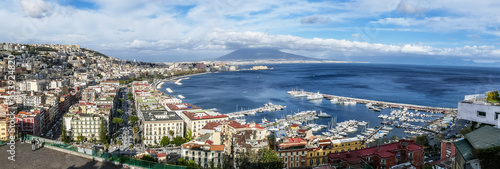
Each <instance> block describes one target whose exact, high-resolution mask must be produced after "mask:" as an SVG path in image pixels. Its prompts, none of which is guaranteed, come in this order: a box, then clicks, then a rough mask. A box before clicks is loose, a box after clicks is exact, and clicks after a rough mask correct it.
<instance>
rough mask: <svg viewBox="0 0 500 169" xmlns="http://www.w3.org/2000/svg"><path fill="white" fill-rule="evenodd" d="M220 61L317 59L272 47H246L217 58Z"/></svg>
mask: <svg viewBox="0 0 500 169" xmlns="http://www.w3.org/2000/svg"><path fill="white" fill-rule="evenodd" d="M216 60H218V61H254V60H287V61H293V60H315V61H320V60H321V59H315V58H310V57H305V56H301V55H296V54H291V53H286V52H281V51H279V50H277V49H272V48H244V49H238V50H236V51H233V52H231V53H229V54H226V55H224V56H221V57H218V58H216Z"/></svg>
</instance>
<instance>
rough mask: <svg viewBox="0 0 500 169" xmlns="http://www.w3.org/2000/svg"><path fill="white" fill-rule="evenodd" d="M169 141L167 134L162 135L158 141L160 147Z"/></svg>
mask: <svg viewBox="0 0 500 169" xmlns="http://www.w3.org/2000/svg"><path fill="white" fill-rule="evenodd" d="M169 143H170V139H169V138H168V137H167V136H163V138H161V142H160V145H161V146H162V147H165V146H166V145H168V144H169Z"/></svg>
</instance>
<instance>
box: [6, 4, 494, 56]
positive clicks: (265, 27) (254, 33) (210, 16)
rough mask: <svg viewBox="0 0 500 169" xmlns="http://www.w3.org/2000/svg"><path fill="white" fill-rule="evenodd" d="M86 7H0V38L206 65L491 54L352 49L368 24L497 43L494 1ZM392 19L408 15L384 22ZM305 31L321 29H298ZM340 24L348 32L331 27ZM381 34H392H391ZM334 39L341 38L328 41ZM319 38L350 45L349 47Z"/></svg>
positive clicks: (489, 52)
mask: <svg viewBox="0 0 500 169" xmlns="http://www.w3.org/2000/svg"><path fill="white" fill-rule="evenodd" d="M90 2H94V3H95V4H96V6H97V7H98V8H97V9H92V10H87V9H85V10H82V9H78V8H76V7H70V6H65V5H58V4H57V3H55V2H54V1H42V0H22V1H21V2H18V1H15V0H7V1H0V5H1V6H4V5H5V6H9V8H1V9H0V20H2V34H0V40H2V41H8V42H20V43H66V44H81V45H82V46H84V47H89V48H95V49H97V50H105V51H109V52H112V53H109V55H111V56H116V57H121V54H124V55H128V56H132V55H135V53H143V54H147V55H152V56H164V55H181V53H184V55H186V56H187V55H199V56H200V58H201V57H205V56H207V57H213V56H216V55H218V54H220V53H225V52H229V51H230V50H234V49H238V48H241V47H276V48H279V49H283V50H285V51H292V52H298V53H300V52H303V53H307V54H312V55H313V56H312V57H314V56H317V57H322V58H326V57H330V56H377V55H400V54H414V55H435V56H458V57H462V58H467V57H483V58H491V57H499V55H500V52H499V51H498V49H495V47H494V46H474V45H473V44H472V45H470V46H464V45H460V47H455V48H437V47H433V46H429V45H424V44H421V43H418V42H413V41H412V40H411V39H410V40H407V41H410V42H408V43H409V44H405V43H398V45H394V44H391V43H386V44H381V43H368V42H359V41H355V40H357V39H359V38H363V36H364V35H363V34H362V33H361V32H359V33H358V32H353V29H352V28H353V27H354V28H358V27H363V26H365V27H368V26H366V24H369V23H378V24H384V25H395V26H401V27H403V28H402V29H398V30H399V31H402V30H407V31H414V30H417V29H418V30H419V31H420V32H427V33H428V32H443V33H448V32H453V31H457V30H460V31H461V30H466V31H471V32H474V33H467V34H473V35H475V36H476V35H477V36H478V37H481V39H486V38H487V36H484V34H488V35H490V36H491V35H495V36H499V37H500V33H499V31H498V30H494V29H492V27H498V26H499V25H500V16H499V13H498V12H496V11H497V10H498V9H499V2H495V1H480V2H469V1H466V0H463V1H457V2H449V1H436V2H432V3H430V2H429V3H427V2H426V3H423V2H420V1H419V2H413V1H406V0H383V1H373V0H357V1H349V2H335V1H323V2H306V1H301V0H292V1H286V2H283V1H279V0H256V1H243V0H236V1H225V0H216V1H215V2H213V3H212V2H207V1H195V0H188V1H137V0H90ZM176 5H194V7H193V8H192V9H190V10H189V11H179V10H178V9H176V8H175V6H176ZM432 10H438V11H444V13H451V14H453V15H443V16H427V17H426V16H425V12H426V11H432ZM394 11H398V12H401V13H405V14H411V15H412V16H410V17H408V16H401V15H396V16H391V14H393V13H394ZM183 12H185V13H183ZM414 14H416V15H414ZM151 16H155V17H151ZM414 16H416V17H414ZM367 18H369V19H372V18H377V19H375V20H374V21H371V22H368V23H367V22H365V21H366V19H367ZM379 18H380V19H379ZM356 19H362V20H364V21H363V22H360V23H356V22H359V21H356ZM301 23H302V24H301ZM305 23H330V24H307V25H306V24H305ZM341 23H348V24H352V25H349V26H341V27H337V25H338V24H341ZM330 25H334V26H330ZM377 29H384V27H382V28H377ZM385 29H387V31H389V30H394V29H393V28H392V27H386V28H385ZM315 31H317V32H318V33H317V32H315ZM302 32H306V33H310V34H309V36H311V35H315V36H319V37H317V38H304V37H301V35H300V33H302ZM324 32H331V33H324ZM342 33H343V35H344V36H342V35H339V36H337V35H338V34H342ZM288 34H292V35H294V36H292V35H288ZM332 34H333V35H332ZM323 35H324V36H323ZM329 37H347V38H351V37H352V39H354V41H349V40H343V39H333V38H329ZM352 39H351V40H352ZM426 44H428V43H426ZM459 44H460V43H459ZM117 51H126V52H117ZM113 52H116V54H115V53H113Z"/></svg>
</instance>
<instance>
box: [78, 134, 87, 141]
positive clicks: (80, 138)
mask: <svg viewBox="0 0 500 169" xmlns="http://www.w3.org/2000/svg"><path fill="white" fill-rule="evenodd" d="M76 139H78V142H83V140H85V137H83V136H82V135H80V136H77V137H76Z"/></svg>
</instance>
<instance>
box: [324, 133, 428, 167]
mask: <svg viewBox="0 0 500 169" xmlns="http://www.w3.org/2000/svg"><path fill="white" fill-rule="evenodd" d="M423 159H424V148H423V147H422V146H419V145H417V144H416V143H415V141H412V140H399V142H396V143H390V144H385V145H380V146H374V147H369V148H365V149H358V150H353V151H347V152H341V153H331V154H328V164H330V166H333V167H337V168H365V167H372V168H377V169H388V168H391V167H393V166H395V165H398V164H403V163H410V164H411V165H412V166H413V167H416V168H421V167H422V165H423Z"/></svg>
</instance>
